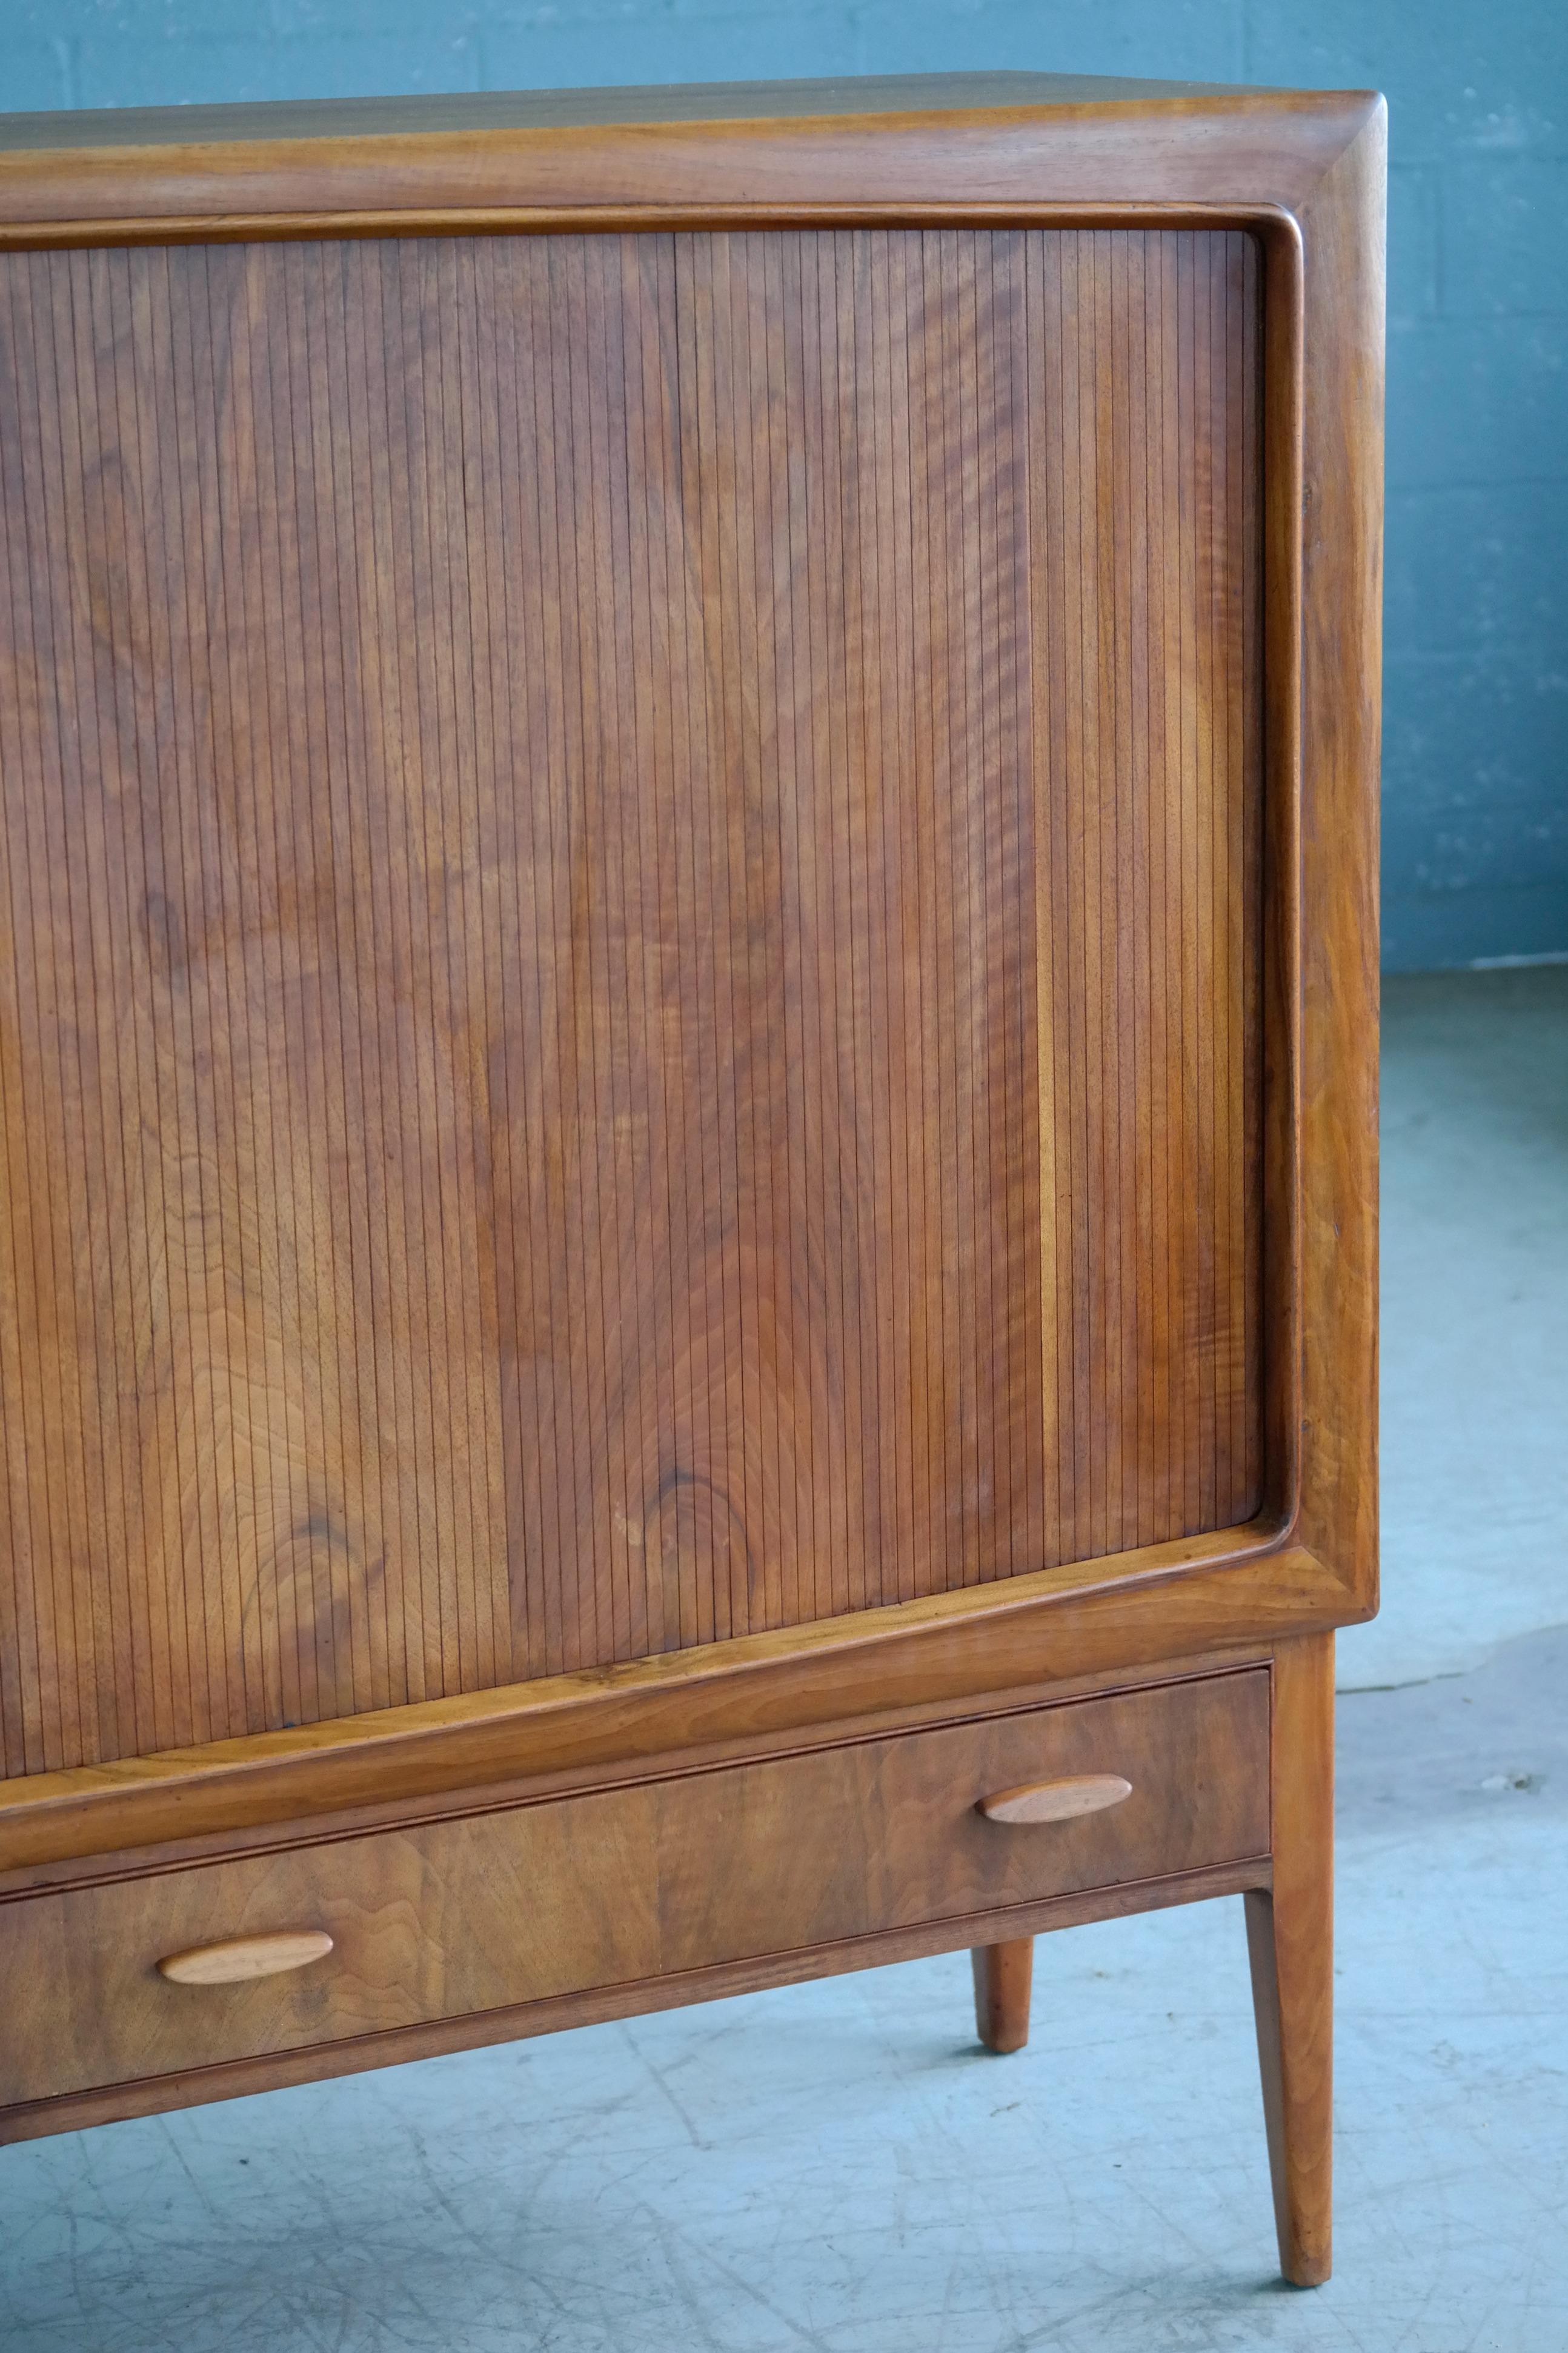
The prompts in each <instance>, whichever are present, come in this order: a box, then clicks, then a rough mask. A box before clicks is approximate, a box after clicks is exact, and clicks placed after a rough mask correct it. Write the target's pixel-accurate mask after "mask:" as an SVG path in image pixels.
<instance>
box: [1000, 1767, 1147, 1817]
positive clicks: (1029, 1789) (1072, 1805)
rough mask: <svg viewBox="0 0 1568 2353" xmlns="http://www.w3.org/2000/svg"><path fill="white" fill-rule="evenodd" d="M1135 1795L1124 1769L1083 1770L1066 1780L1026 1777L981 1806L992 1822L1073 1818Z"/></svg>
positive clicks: (1101, 1809) (1117, 1803)
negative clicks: (1104, 1771)
mask: <svg viewBox="0 0 1568 2353" xmlns="http://www.w3.org/2000/svg"><path fill="white" fill-rule="evenodd" d="M1131 1795H1132V1784H1131V1781H1124V1780H1123V1779H1122V1778H1121V1774H1120V1773H1079V1774H1075V1775H1074V1776H1073V1777H1072V1778H1070V1779H1068V1780H1065V1781H1023V1782H1020V1783H1019V1785H1018V1787H1017V1788H1016V1789H998V1790H996V1791H995V1793H994V1796H992V1797H989V1798H982V1799H981V1800H980V1810H981V1812H982V1813H983V1814H984V1817H985V1819H986V1820H987V1821H989V1822H1070V1821H1071V1820H1073V1819H1074V1817H1075V1816H1077V1815H1079V1814H1098V1813H1100V1812H1102V1811H1103V1810H1104V1809H1105V1808H1106V1807H1107V1806H1119V1805H1120V1804H1121V1800H1122V1799H1123V1798H1130V1797H1131Z"/></svg>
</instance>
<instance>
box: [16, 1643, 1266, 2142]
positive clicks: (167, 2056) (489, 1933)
mask: <svg viewBox="0 0 1568 2353" xmlns="http://www.w3.org/2000/svg"><path fill="white" fill-rule="evenodd" d="M1267 1756H1268V1672H1267V1671H1266V1670H1258V1669H1253V1670H1249V1671H1244V1672H1237V1673H1232V1674H1225V1675H1217V1676H1208V1677H1205V1678H1201V1679H1195V1680H1194V1681H1192V1682H1190V1683H1173V1684H1168V1685H1164V1686H1162V1687H1160V1688H1158V1689H1156V1690H1153V1691H1148V1692H1142V1693H1137V1694H1121V1695H1119V1696H1116V1697H1108V1698H1104V1699H1094V1700H1084V1701H1079V1702H1075V1703H1073V1704H1070V1705H1067V1706H1062V1707H1047V1708H1043V1709H1037V1710H1035V1711H1034V1712H1032V1713H1031V1714H1028V1715H1013V1716H1005V1717H998V1718H995V1719H993V1720H991V1721H987V1722H981V1723H976V1724H972V1725H952V1726H948V1727H945V1728H942V1729H939V1730H932V1731H929V1732H921V1733H913V1734H900V1735H895V1736H890V1737H889V1738H886V1739H880V1740H869V1741H860V1742H855V1743H851V1744H847V1745H842V1746H835V1747H827V1748H823V1749H820V1750H816V1751H814V1752H811V1753H808V1754H805V1755H803V1756H798V1757H785V1758H779V1759H776V1760H773V1761H771V1762H768V1763H763V1764H754V1765H744V1766H739V1767H726V1768H723V1769H721V1770H718V1771H713V1772H707V1773H696V1774H688V1775H684V1776H681V1777H679V1778H669V1779H666V1780H656V1781H652V1782H645V1783H641V1784H634V1785H632V1786H630V1787H626V1788H616V1789H606V1790H600V1791H595V1792H590V1793H586V1794H584V1795H582V1796H579V1797H572V1798H566V1799H552V1800H546V1801H544V1802H542V1803H539V1804H534V1805H527V1806H522V1807H516V1808H510V1809H508V1810H502V1811H487V1812H482V1813H476V1814H473V1815H469V1816H467V1817H461V1816H459V1817H455V1818H452V1819H448V1820H443V1821H439V1822H431V1823H425V1824H419V1825H414V1826H410V1827H408V1828H406V1829H401V1830H395V1831H381V1832H377V1833H374V1834H370V1835H366V1836H363V1837H361V1838H357V1839H346V1840H334V1841H321V1842H320V1843H317V1844H314V1845H309V1846H301V1847H296V1848H292V1849H285V1850H282V1851H280V1852H276V1853H272V1854H268V1855H257V1856H240V1857H236V1858H234V1859H232V1860H229V1861H225V1862H217V1863H208V1864H198V1865H194V1866H191V1867H188V1868H186V1869H183V1870H178V1871H174V1872H167V1873H161V1874H159V1875H157V1876H155V1877H153V1878H127V1879H124V1880H120V1881H110V1882H107V1883H100V1884H99V1885H96V1886H92V1887H84V1888H79V1889H76V1890H70V1891H65V1892H61V1893H58V1894H37V1895H28V1896H19V1897H16V1898H15V1899H13V1900H11V1901H8V1902H5V1903H0V1971H3V1972H4V1976H5V1983H6V1985H7V1988H8V1989H9V1992H8V1998H7V2021H6V2033H5V2038H4V2042H3V2043H0V2104H10V2103H13V2102H16V2101H26V2100H29V2099H34V2098H37V2097H41V2096H44V2095H46V2094H48V2093H50V2092H61V2091H70V2090H79V2089H83V2088H86V2087H89V2086H90V2085H94V2084H109V2083H113V2082H116V2081H119V2080H121V2079H122V2078H131V2077H136V2076H140V2075H143V2074H147V2073H155V2072H161V2071H178V2070H182V2069H184V2068H188V2067H195V2066H205V2065H216V2064H219V2063H224V2062H226V2061H228V2060H231V2059H235V2058H239V2057H243V2056H250V2055H258V2054H260V2053H263V2052H275V2051H286V2050H289V2049H290V2048H296V2047H300V2046H302V2045H304V2044H308V2043H316V2042H322V2041H324V2040H327V2039H330V2038H331V2037H333V2036H338V2035H353V2034H359V2033H364V2032H369V2031H378V2030H381V2029H384V2028H389V2027H394V2026H403V2025H408V2024H411V2023H415V2022H416V2021H435V2020H438V2019H441V2018H447V2017H458V2016H461V2015H463V2014H464V2013H466V2012H469V2011H474V2010H487V2009H494V2008H498V2007H501V2006H504V2005H507V2004H511V2003H516V2002H520V2001H525V2000H543V1999H546V1998H550V1997H553V1996H556V1995H559V1994H563V1993H566V1992H571V1991H574V1990H580V1989H589V1988H592V1987H595V1986H613V1985H615V1984H616V1983H617V1982H622V1981H626V1980H631V1979H646V1978H650V1977H655V1976H658V1975H664V1974H669V1973H675V1974H685V1973H688V1972H691V1971H697V1970H700V1969H703V1968H710V1967H712V1966H715V1965H717V1964H720V1963H722V1962H727V1961H731V1960H735V1959H740V1958H742V1957H747V1956H758V1955H765V1954H773V1953H784V1952H788V1951H791V1950H794V1949H797V1948H800V1947H812V1946H827V1945H832V1944H835V1943H837V1942H841V1941H843V1940H845V1939H847V1938H853V1937H858V1936H873V1935H878V1934H880V1933H882V1932H885V1931H889V1930H892V1929H899V1928H915V1927H919V1926H923V1925H926V1924H930V1923H932V1922H936V1921H940V1920H942V1919H955V1920H968V1919H970V1918H972V1917H973V1915H976V1914H982V1913H985V1912H989V1911H992V1910H994V1909H998V1908H1005V1907H1008V1906H1012V1905H1027V1904H1031V1903H1038V1902H1043V1901H1046V1900H1048V1899H1052V1898H1055V1897H1057V1896H1059V1895H1065V1894H1073V1893H1076V1892H1079V1891H1082V1890H1085V1889H1088V1888H1093V1887H1101V1886H1106V1885H1110V1884H1112V1883H1121V1882H1140V1881H1144V1880H1149V1879H1154V1878H1160V1877H1164V1876H1170V1875H1173V1874H1176V1873H1186V1872H1196V1871H1203V1870H1206V1869H1208V1868H1209V1867H1211V1866H1214V1865H1218V1864H1224V1863H1233V1862H1246V1861H1247V1860H1248V1859H1252V1860H1254V1861H1258V1860H1261V1859H1262V1858H1264V1857H1266V1856H1267V1854H1268V1843H1269V1816H1268V1775H1267V1771H1266V1769H1265V1768H1266V1759H1267ZM1119 1765H1125V1767H1127V1772H1128V1778H1131V1779H1132V1780H1133V1781H1134V1783H1135V1785H1136V1794H1135V1795H1134V1796H1133V1797H1131V1798H1130V1799H1128V1800H1127V1802H1126V1803H1125V1804H1124V1805H1121V1806H1119V1807H1116V1808H1115V1809H1113V1810H1111V1811H1110V1812H1109V1813H1105V1814H1100V1815H1096V1816H1092V1817H1088V1818H1080V1819H1079V1820H1072V1821H1066V1822H1058V1823H1053V1824H1052V1825H1050V1826H1049V1827H1048V1828H1047V1829H1045V1830H1041V1831H1035V1832H1033V1833H1019V1832H1017V1831H1008V1830H1005V1829H1002V1828H999V1827H998V1826H996V1825H995V1824H994V1823H991V1822H987V1821H986V1820H984V1819H983V1817H982V1816H981V1815H980V1814H979V1813H978V1812H977V1811H976V1799H978V1798H979V1797H981V1796H982V1795H983V1794H984V1791H985V1790H986V1789H988V1788H994V1787H995V1786H997V1785H998V1784H999V1783H1002V1782H1004V1781H1007V1780H1010V1779H1011V1780H1019V1779H1022V1778H1026V1776H1029V1775H1034V1776H1036V1777H1038V1776H1040V1775H1042V1774H1048V1775H1060V1774H1064V1773H1072V1772H1074V1771H1079V1772H1081V1771H1090V1770H1095V1769H1100V1768H1109V1767H1116V1766H1119ZM302 1927H314V1928H317V1929H319V1930H321V1931H323V1932H324V1933H326V1934H327V1935H329V1936H331V1938H332V1942H333V1947H334V1949H333V1950H332V1952H331V1954H329V1955H328V1956H327V1957H326V1958H325V1959H324V1960H321V1961H320V1962H319V1963H317V1964H316V1965H315V1966H313V1967H311V1968H305V1969H300V1970H296V1971H293V1972H290V1973H289V1974H287V1975H281V1976H275V1977H268V1978H257V1979H254V1980H252V1981H250V1982H248V1983H244V1984H235V1985H226V1986H223V1987H221V1988H216V1989H209V1991H210V1995H211V1998H210V1999H204V1998H200V1997H198V1996H196V1995H194V1994H192V1993H191V1992H190V1991H189V1990H188V1989H184V1988H172V1987H170V1986H168V1985H167V1984H165V1982H164V1981H163V1978H162V1977H161V1976H160V1975H159V1973H158V1963H159V1961H160V1960H161V1959H162V1958H163V1957H164V1956H165V1955H167V1954H169V1953H170V1952H172V1951H174V1950H175V1949H177V1948H180V1949H183V1948H188V1947H193V1946H196V1945H208V1944H212V1943H215V1942H221V1941H226V1940H227V1939H229V1938H231V1937H234V1936H264V1935H267V1934H269V1933H271V1932H273V1931H276V1930H278V1929H281V1928H289V1929H299V1928H302ZM956 1941H959V1942H966V1941H968V1939H967V1938H966V1937H963V1936H960V1937H959V1938H958V1939H956Z"/></svg>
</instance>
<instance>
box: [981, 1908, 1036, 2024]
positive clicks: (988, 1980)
mask: <svg viewBox="0 0 1568 2353" xmlns="http://www.w3.org/2000/svg"><path fill="white" fill-rule="evenodd" d="M969 1957H970V1959H971V1961H973V1964H974V2031H975V2032H976V2033H977V2034H978V2035H979V2037H980V2040H981V2041H982V2042H984V2045H985V2048H986V2049H987V2051H1021V2050H1022V2049H1023V2047H1024V2045H1025V2043H1026V2042H1027V2041H1028V2039H1029V1988H1030V1985H1031V1984H1032V1982H1033V1980H1034V1974H1035V1940H1034V1938H1033V1936H1016V1937H1014V1938H1013V1939H1012V1941H1011V1942H1010V1943H1008V1944H1005V1945H976V1946H975V1947H974V1950H973V1952H972V1953H971V1954H970V1956H969Z"/></svg>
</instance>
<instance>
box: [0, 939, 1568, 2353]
mask: <svg viewBox="0 0 1568 2353" xmlns="http://www.w3.org/2000/svg"><path fill="white" fill-rule="evenodd" d="M1386 1039H1387V1058H1386V1069H1387V1084H1386V1103H1387V1121H1386V1129H1385V1137H1386V1144H1385V1192H1384V1200H1385V1235H1386V1244H1385V1263H1386V1275H1387V1285H1386V1307H1385V1317H1386V1321H1385V1356H1384V1366H1385V1465H1386V1485H1385V1560H1386V1578H1385V1592H1386V1603H1385V1614H1384V1618H1383V1619H1382V1620H1380V1621H1379V1624H1378V1625H1377V1626H1376V1627H1375V1628H1368V1629H1361V1630H1356V1631H1355V1632H1353V1633H1351V1634H1348V1635H1347V1636H1345V1637H1344V1638H1343V1640H1342V1646H1341V1666H1342V1683H1344V1684H1345V1685H1346V1686H1347V1695H1346V1697H1345V1699H1344V1701H1343V1703H1342V1716H1341V1803H1340V1840H1341V1845H1340V1857H1341V1862H1340V1893H1339V1904H1340V1989H1339V1990H1340V2010H1339V2050H1340V2094H1339V2142H1338V2167H1339V2243H1338V2269H1337V2273H1336V2276H1335V2278H1334V2279H1333V2281H1332V2282H1331V2284H1329V2285H1328V2286H1327V2287H1325V2288H1321V2289H1319V2290H1317V2291H1315V2292H1314V2293H1311V2294H1310V2295H1301V2294H1297V2293H1294V2292H1292V2291H1289V2290H1287V2289H1284V2288H1282V2287H1280V2286H1279V2284H1278V2282H1277V2281H1276V2279H1275V2276H1274V2273H1273V2256H1272V2248H1271V2223H1270V2215H1269V2207H1268V2187H1267V2178H1266V2167H1265V2161H1264V2152H1263V2135H1262V2126H1261V2120H1260V2115H1259V2105H1258V2088H1257V2080H1256V2063H1255V2057H1254V2051H1253V2045H1252V2032H1251V2020H1250V2011H1249V2005H1248V1996H1247V1968H1246V1959H1245V1954H1244V1949H1243V1936H1242V1928H1241V1919H1240V1906H1239V1905H1238V1904H1237V1903H1236V1902H1235V1901H1231V1902H1226V1903H1224V1904H1208V1905H1194V1906H1193V1907H1191V1908H1190V1909H1188V1910H1185V1911H1180V1912H1171V1913H1165V1914H1162V1915H1155V1916H1153V1917H1151V1918H1147V1919H1143V1920H1132V1921H1122V1922H1117V1923H1108V1924H1106V1925H1104V1926H1099V1927H1092V1928H1079V1929H1072V1930H1068V1931H1067V1932H1065V1933H1063V1934H1061V1935H1059V1936H1054V1937H1048V1938H1046V1939H1044V1940H1043V1941H1042V1943H1041V1945H1040V1947H1039V1955H1038V1960H1037V1995H1036V2021H1037V2022H1036V2029H1035V2034H1034V2039H1033V2041H1032V2042H1031V2045H1030V2048H1029V2049H1028V2050H1027V2051H1026V2052H1024V2053H1022V2054H1021V2055H1020V2056H1018V2057H1016V2058H1013V2059H1003V2060H998V2059H991V2058H987V2057H985V2056H984V2055H983V2054H981V2053H980V2052H978V2051H977V2050H976V2048H975V2046H974V2044H973V2041H972V2039H971V2036H970V2033H969V2031H968V2018H969V2009H968V2005H969V1991H968V1982H967V1964H966V1963H965V1962H964V1960H963V1958H962V1957H952V1958H949V1959H943V1960H940V1961H931V1962H923V1963H919V1964H916V1965H912V1966H910V1967H907V1968H898V1969H881V1970H876V1971H872V1972H868V1973H867V1974H866V1975H864V1976H862V1977H858V1978H838V1979H836V1980H833V1981H831V1982H829V1983H826V1984H824V1985H818V1986H810V1987H801V1988H797V1989H791V1990H787V1991H783V1992H778V1993H773V1994H764V1995H755V1996H751V1997H748V1998H746V1999H744V2000H736V2001H730V2002H723V2003H719V2004H715V2005H712V2006H710V2007H708V2008H704V2009H700V2010H688V2011H684V2012H677V2013H673V2014H671V2015H669V2016H667V2017H663V2018H658V2019H652V2020H644V2021H637V2022H634V2023H632V2024H630V2025H625V2026H606V2027H596V2028H591V2029H588V2030H585V2031H581V2032H578V2033H574V2034H567V2035H561V2036H557V2037H554V2038H552V2039H550V2040H546V2041H542V2042H533V2043H523V2044H518V2045H514V2046H512V2047H510V2048H508V2049H503V2050H500V2051H494V2052H472V2053H468V2054H466V2055H464V2056H462V2057H458V2058H452V2059H445V2060H436V2061H431V2062H428V2063H426V2064H425V2065H423V2066H417V2067H404V2068H396V2069H390V2070H387V2071H386V2072H384V2073H379V2074H374V2075H367V2076H362V2077H359V2078H357V2079H353V2080H350V2081H347V2082H343V2083H338V2084H318V2085H313V2086H310V2087H309V2088H307V2089H304V2090H301V2091H295V2092H281V2093H274V2094H268V2095H267V2096H265V2097H262V2098H258V2099H251V2100H241V2101H235V2102H231V2103H229V2104H227V2105H224V2106H220V2107H215V2108H208V2109H205V2110H196V2111H194V2112H192V2113H191V2114H189V2115H186V2116H174V2117H170V2118H153V2119H149V2120H147V2121H145V2122H142V2123H136V2124H128V2125H114V2126H107V2127H104V2128H103V2129H101V2130H99V2131H97V2132H90V2133H80V2134H77V2135H73V2136H70V2137H62V2138H60V2139H58V2140H54V2141H43V2142H37V2143H34V2144H32V2145H31V2146H29V2147H21V2148H15V2149H10V2150H5V2151H0V2228H4V2230H5V2248H4V2252H3V2253H0V2343H3V2344H4V2346H5V2348H6V2353H46V2348H47V2353H68V2349H69V2353H77V2348H83V2353H164V2348H174V2353H219V2349H220V2348H221V2353H306V2349H307V2348H309V2353H521V2348H530V2353H678V2349H679V2348H686V2347H692V2348H706V2353H772V2348H818V2353H1024V2348H1060V2349H1061V2353H1120V2348H1138V2353H1210V2348H1214V2353H1228V2348H1237V2353H1252V2348H1259V2347H1269V2348H1298V2347H1301V2348H1317V2349H1318V2353H1341V2348H1359V2349H1360V2353H1562V2348H1564V2347H1568V2232H1565V2230H1564V2227H1563V2226H1564V2221H1565V2220H1568V2102H1565V2096H1564V2095H1565V2094H1568V1721H1565V1710H1564V1704H1563V1699H1564V1693H1565V1691H1568V1623H1565V1622H1564V1621H1568V1600H1565V1598H1564V1596H1565V1583H1564V1542H1563V1539H1564V1535H1565V1533H1568V1486H1565V1480H1568V1350H1565V1349H1564V1347H1563V1328H1564V1316H1563V1309H1564V1306H1565V1305H1568V970H1563V969H1547V970H1543V971H1530V972H1522V973H1503V974H1486V975H1477V976H1469V975H1465V976H1432V977H1423V978H1416V979H1401V980H1399V981H1397V982H1394V983H1391V984H1390V986H1389V990H1388V997H1387V1004H1386ZM1391 1686H1392V1688H1391Z"/></svg>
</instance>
